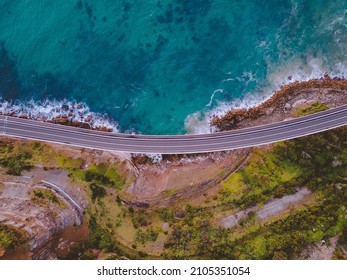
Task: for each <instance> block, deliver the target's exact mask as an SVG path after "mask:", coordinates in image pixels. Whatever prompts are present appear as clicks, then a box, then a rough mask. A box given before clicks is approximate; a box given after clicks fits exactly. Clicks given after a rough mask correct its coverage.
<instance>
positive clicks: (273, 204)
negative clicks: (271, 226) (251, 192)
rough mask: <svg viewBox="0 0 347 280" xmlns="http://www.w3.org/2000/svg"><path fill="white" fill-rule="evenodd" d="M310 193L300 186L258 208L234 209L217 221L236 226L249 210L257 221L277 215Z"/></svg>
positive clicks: (228, 225)
mask: <svg viewBox="0 0 347 280" xmlns="http://www.w3.org/2000/svg"><path fill="white" fill-rule="evenodd" d="M310 194H311V191H310V190H309V189H307V188H305V187H304V188H301V189H300V190H298V191H297V192H296V193H295V194H291V195H287V196H284V197H282V198H275V199H272V200H270V201H269V202H267V203H265V204H264V206H263V207H262V208H260V209H258V208H257V207H249V208H247V209H244V210H241V211H236V212H234V213H232V214H230V215H227V216H225V217H223V218H220V219H218V223H219V224H220V225H221V226H223V227H225V228H232V227H234V226H237V225H238V224H239V222H240V221H241V220H242V219H244V218H246V217H247V215H248V214H249V213H250V212H254V213H255V215H256V218H257V221H258V222H261V221H264V220H267V219H269V218H271V217H274V216H277V215H279V214H281V213H284V212H285V211H288V210H290V209H291V208H292V207H295V206H297V205H299V204H301V203H302V202H304V201H305V199H306V198H307V197H308V196H309V195H310Z"/></svg>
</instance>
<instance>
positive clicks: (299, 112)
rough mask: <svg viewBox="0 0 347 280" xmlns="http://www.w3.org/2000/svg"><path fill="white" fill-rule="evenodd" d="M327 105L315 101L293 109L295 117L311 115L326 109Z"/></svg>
mask: <svg viewBox="0 0 347 280" xmlns="http://www.w3.org/2000/svg"><path fill="white" fill-rule="evenodd" d="M328 109H329V107H328V106H327V105H325V104H323V103H321V102H315V103H313V104H311V105H309V106H308V107H305V108H297V109H296V111H295V117H302V116H306V115H311V114H314V113H318V112H321V111H325V110H328Z"/></svg>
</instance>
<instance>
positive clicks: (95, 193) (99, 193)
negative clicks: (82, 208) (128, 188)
mask: <svg viewBox="0 0 347 280" xmlns="http://www.w3.org/2000/svg"><path fill="white" fill-rule="evenodd" d="M89 188H90V190H91V191H92V201H93V202H95V200H96V199H100V198H103V197H104V196H105V195H106V190H105V188H104V187H103V186H99V185H97V184H95V183H91V184H90V185H89Z"/></svg>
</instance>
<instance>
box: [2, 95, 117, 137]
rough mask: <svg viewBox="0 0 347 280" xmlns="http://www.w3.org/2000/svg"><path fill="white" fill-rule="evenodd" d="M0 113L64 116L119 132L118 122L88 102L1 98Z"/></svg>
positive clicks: (40, 117) (46, 117)
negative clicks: (93, 107)
mask: <svg viewBox="0 0 347 280" xmlns="http://www.w3.org/2000/svg"><path fill="white" fill-rule="evenodd" d="M0 114H2V115H10V116H16V117H23V118H28V119H33V120H41V121H49V120H53V119H54V118H60V117H64V118H67V119H68V120H70V121H73V120H77V121H79V122H84V123H88V124H89V125H90V127H91V128H93V129H98V128H107V129H109V130H112V132H118V131H119V129H118V123H117V122H115V121H114V120H112V119H110V118H109V117H108V116H107V115H101V114H99V113H95V112H92V111H91V110H90V108H89V107H88V105H87V104H85V103H81V102H75V101H68V100H60V101H59V100H48V99H47V100H44V101H34V100H29V101H27V102H24V101H6V100H1V99H0Z"/></svg>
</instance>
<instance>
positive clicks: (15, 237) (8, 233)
mask: <svg viewBox="0 0 347 280" xmlns="http://www.w3.org/2000/svg"><path fill="white" fill-rule="evenodd" d="M25 241H26V239H25V237H24V236H23V234H22V233H21V232H19V231H18V230H16V229H14V228H13V227H10V226H7V225H3V224H0V248H2V249H4V250H6V251H11V250H14V249H16V248H17V247H18V246H20V245H21V244H23V243H25Z"/></svg>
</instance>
